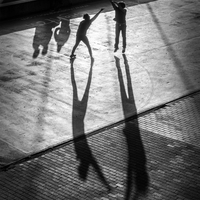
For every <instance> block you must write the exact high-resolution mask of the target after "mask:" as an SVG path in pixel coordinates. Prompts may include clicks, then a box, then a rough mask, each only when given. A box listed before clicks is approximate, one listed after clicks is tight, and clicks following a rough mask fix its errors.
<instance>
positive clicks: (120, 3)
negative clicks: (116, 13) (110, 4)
mask: <svg viewBox="0 0 200 200" xmlns="http://www.w3.org/2000/svg"><path fill="white" fill-rule="evenodd" d="M118 4H119V5H120V6H121V7H122V8H125V7H126V4H125V3H124V2H123V1H120V2H119V3H118Z"/></svg>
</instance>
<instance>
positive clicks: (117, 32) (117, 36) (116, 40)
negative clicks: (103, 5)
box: [114, 23, 120, 52]
mask: <svg viewBox="0 0 200 200" xmlns="http://www.w3.org/2000/svg"><path fill="white" fill-rule="evenodd" d="M119 34H120V25H119V24H117V23H116V25H115V46H114V47H115V51H114V52H116V51H117V50H118V49H119Z"/></svg>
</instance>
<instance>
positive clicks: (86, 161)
mask: <svg viewBox="0 0 200 200" xmlns="http://www.w3.org/2000/svg"><path fill="white" fill-rule="evenodd" d="M73 63H74V60H72V61H71V81H72V87H73V111H72V129H73V137H74V147H75V151H76V156H77V160H78V161H79V162H80V165H79V167H78V173H79V177H80V178H81V179H82V180H86V179H87V174H88V171H89V167H90V166H92V167H93V168H94V170H95V171H96V173H97V175H98V177H99V178H100V180H101V182H102V183H103V184H104V185H105V186H106V187H107V189H108V190H110V186H109V184H108V182H107V180H106V178H105V177H104V175H103V173H102V170H101V168H100V166H99V164H98V162H97V160H96V159H95V157H94V155H93V154H92V150H91V149H90V146H89V144H88V141H87V137H86V135H85V128H84V118H85V115H86V110H87V104H88V97H89V90H90V85H91V80H92V70H93V61H91V66H90V71H89V76H88V81H87V85H86V88H85V91H84V94H83V97H82V99H81V100H79V98H78V90H77V85H76V80H75V74H74V66H73Z"/></svg>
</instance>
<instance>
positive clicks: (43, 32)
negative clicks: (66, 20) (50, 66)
mask: <svg viewBox="0 0 200 200" xmlns="http://www.w3.org/2000/svg"><path fill="white" fill-rule="evenodd" d="M57 25H58V24H56V23H49V24H45V25H39V26H37V27H36V29H35V35H34V38H33V49H34V53H33V58H37V57H38V55H39V53H40V48H39V47H40V46H42V48H43V49H42V55H46V54H47V52H48V45H49V42H50V40H51V37H52V34H53V31H52V28H54V27H55V26H57Z"/></svg>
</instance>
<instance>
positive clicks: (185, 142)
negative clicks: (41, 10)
mask: <svg viewBox="0 0 200 200" xmlns="http://www.w3.org/2000/svg"><path fill="white" fill-rule="evenodd" d="M126 2H127V5H128V6H129V7H128V16H127V25H128V32H127V40H128V47H127V52H126V54H125V55H124V56H123V55H122V54H121V52H120V51H121V50H119V52H118V53H116V54H113V45H114V43H113V42H114V22H113V20H112V19H113V16H114V12H113V11H112V9H111V7H110V6H109V4H108V2H106V1H102V2H101V3H100V4H91V5H84V6H80V7H78V8H76V9H71V10H63V11H60V12H55V13H48V14H43V15H40V16H29V17H27V18H23V19H18V20H16V21H15V20H12V21H8V22H5V23H3V22H1V30H0V43H1V46H0V56H1V60H0V109H1V116H0V133H1V134H0V147H1V153H0V164H1V169H4V168H5V167H6V166H8V165H9V164H10V163H13V162H15V161H17V160H20V159H23V158H27V156H30V155H33V154H34V153H39V152H41V151H43V150H45V149H48V148H52V147H54V146H55V145H58V144H61V143H64V146H62V147H61V148H58V149H57V150H55V151H52V152H49V153H47V154H45V155H43V156H42V157H40V156H39V157H38V155H36V157H37V158H36V159H34V160H31V161H29V162H22V163H21V164H20V165H16V167H15V168H14V169H10V170H8V171H6V172H1V174H0V176H1V180H2V181H1V189H0V190H1V193H0V195H1V196H0V197H1V199H8V200H10V199H45V198H46V199H95V198H96V199H106V198H107V199H130V198H131V197H130V198H129V196H130V195H131V194H132V195H133V196H134V195H135V199H137V198H142V197H140V195H141V193H145V194H146V195H145V196H144V197H143V198H144V199H198V198H199V193H198V191H199V183H198V180H199V157H198V154H199V139H200V137H199V135H198V134H199V119H200V118H199V94H198V93H196V94H195V95H194V96H193V97H187V98H186V99H183V100H181V101H180V102H177V103H175V104H169V106H167V107H166V108H163V109H160V110H157V111H152V112H151V113H149V114H147V115H142V116H140V117H139V118H137V119H133V120H131V121H127V122H122V123H120V124H118V125H113V124H115V123H116V122H119V121H121V120H123V119H124V118H128V117H130V116H133V115H135V114H137V113H138V114H140V113H143V112H144V111H147V110H149V109H152V108H155V107H158V106H160V105H165V104H166V103H167V102H171V101H173V100H174V99H177V98H180V97H183V96H184V95H187V94H191V93H193V92H195V91H198V90H199V89H200V88H199V87H200V74H199V73H200V70H199V62H200V60H199V44H200V43H199V31H200V29H199V19H200V18H199V13H200V12H199V8H200V7H199V3H198V1H195V0H189V1H188V0H187V1H184V0H182V1H179V0H177V1H169V0H167V1H166V0H160V1H154V2H150V3H147V2H143V4H137V3H136V2H133V1H126ZM140 3H141V2H140ZM101 7H105V11H104V13H102V14H101V15H100V16H99V18H98V19H97V20H96V21H95V22H94V24H93V25H92V26H91V28H90V31H89V32H88V35H89V40H90V43H91V46H92V49H93V54H94V57H95V62H94V65H91V64H90V58H89V55H88V51H87V48H86V47H85V46H84V45H80V46H79V48H78V49H77V59H76V60H75V62H74V63H73V64H71V63H70V62H69V58H68V55H69V54H70V52H71V49H72V47H73V45H74V41H75V34H76V30H77V26H78V23H79V22H80V20H81V16H82V15H83V13H85V12H88V13H89V14H94V13H95V12H97V11H98V9H99V8H101ZM59 27H60V29H57V28H59ZM38 45H40V46H39V48H40V52H39V54H38V52H37V51H35V50H36V47H37V46H38ZM46 47H48V48H46ZM58 47H60V49H59V50H60V51H59V52H58ZM42 49H43V50H42ZM42 54H43V55H42ZM123 83H124V84H123ZM76 88H77V89H78V90H76ZM76 95H78V97H79V99H77V98H75V97H76ZM82 97H84V98H82ZM110 126H113V127H110ZM104 127H109V128H108V130H103V131H99V132H98V131H97V130H99V129H100V130H101V129H102V128H104ZM95 131H97V132H98V134H94V135H92V136H91V137H89V138H87V137H86V136H85V135H87V134H89V133H94V132H95ZM131 132H134V133H135V134H130V133H131ZM95 133H96V132H95ZM78 136H82V140H80V141H79V142H77V143H75V142H74V143H73V142H72V139H73V138H77V137H78ZM68 141H69V143H68ZM70 141H71V142H70ZM116 154H117V156H116ZM76 158H77V159H78V161H77V159H76ZM25 160H26V159H25ZM79 162H80V163H81V164H80V167H79ZM90 165H91V166H93V168H91V167H89V166H90ZM75 169H76V170H75ZM77 170H78V173H77ZM52 177H53V178H52ZM86 179H87V181H86ZM83 180H85V181H83ZM141 182H142V183H141ZM108 185H110V186H111V191H108V190H109V186H108ZM130 190H131V191H130ZM129 192H130V193H131V194H129Z"/></svg>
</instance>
